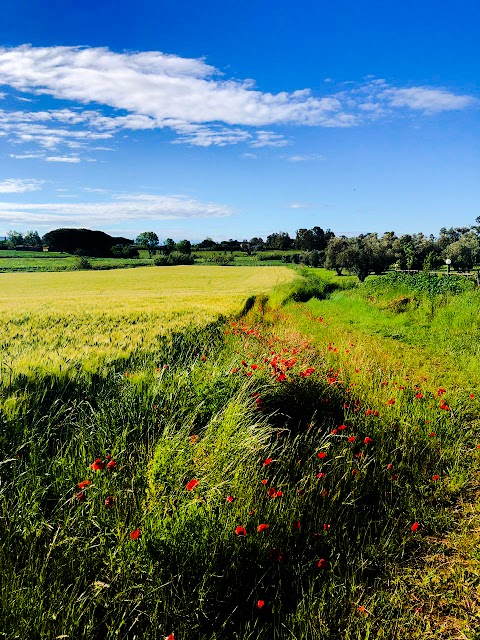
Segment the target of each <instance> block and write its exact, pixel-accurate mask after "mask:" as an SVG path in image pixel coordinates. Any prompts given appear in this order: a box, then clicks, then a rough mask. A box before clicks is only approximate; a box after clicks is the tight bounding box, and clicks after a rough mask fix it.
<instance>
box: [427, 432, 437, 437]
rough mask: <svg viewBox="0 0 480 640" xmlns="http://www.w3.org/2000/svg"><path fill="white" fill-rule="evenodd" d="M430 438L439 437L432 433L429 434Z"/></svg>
mask: <svg viewBox="0 0 480 640" xmlns="http://www.w3.org/2000/svg"><path fill="white" fill-rule="evenodd" d="M428 435H429V436H430V438H435V436H436V435H437V434H436V433H435V431H432V432H431V433H429V434H428Z"/></svg>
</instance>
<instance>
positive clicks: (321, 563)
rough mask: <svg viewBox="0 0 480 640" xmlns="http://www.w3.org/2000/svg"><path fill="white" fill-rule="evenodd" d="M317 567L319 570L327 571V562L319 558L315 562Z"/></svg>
mask: <svg viewBox="0 0 480 640" xmlns="http://www.w3.org/2000/svg"><path fill="white" fill-rule="evenodd" d="M317 567H318V568H319V569H327V568H328V560H327V559H326V558H320V560H319V561H318V562H317Z"/></svg>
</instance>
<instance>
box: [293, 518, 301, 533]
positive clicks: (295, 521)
mask: <svg viewBox="0 0 480 640" xmlns="http://www.w3.org/2000/svg"><path fill="white" fill-rule="evenodd" d="M301 526H302V525H301V524H300V522H299V521H298V520H294V521H293V522H292V529H295V530H296V531H298V529H300V527H301Z"/></svg>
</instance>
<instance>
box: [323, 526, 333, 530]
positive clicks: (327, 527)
mask: <svg viewBox="0 0 480 640" xmlns="http://www.w3.org/2000/svg"><path fill="white" fill-rule="evenodd" d="M331 526H332V525H331V524H324V525H323V530H324V531H328V530H329V529H330V528H331Z"/></svg>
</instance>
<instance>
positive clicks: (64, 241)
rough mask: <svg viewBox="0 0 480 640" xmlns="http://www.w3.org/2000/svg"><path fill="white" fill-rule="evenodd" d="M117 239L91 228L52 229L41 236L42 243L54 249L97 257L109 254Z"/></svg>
mask: <svg viewBox="0 0 480 640" xmlns="http://www.w3.org/2000/svg"><path fill="white" fill-rule="evenodd" d="M117 240H118V239H117V238H112V236H109V235H108V233H104V232H103V231H92V230H91V229H54V230H53V231H49V232H48V233H46V234H45V235H44V236H43V242H44V244H46V245H48V246H49V247H51V248H53V249H55V250H56V251H62V252H63V251H65V252H67V253H76V254H77V255H87V256H97V257H104V256H109V255H110V250H111V248H112V247H113V246H114V245H115V244H118V242H117Z"/></svg>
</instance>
